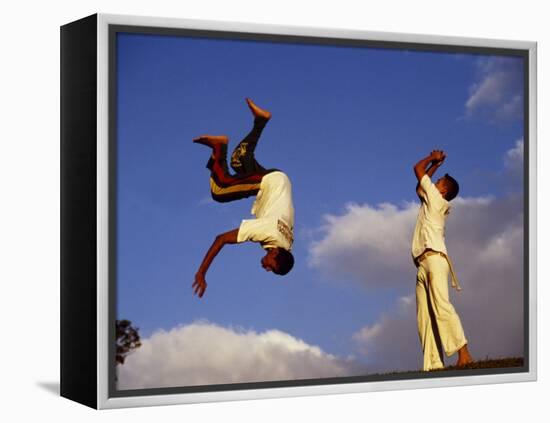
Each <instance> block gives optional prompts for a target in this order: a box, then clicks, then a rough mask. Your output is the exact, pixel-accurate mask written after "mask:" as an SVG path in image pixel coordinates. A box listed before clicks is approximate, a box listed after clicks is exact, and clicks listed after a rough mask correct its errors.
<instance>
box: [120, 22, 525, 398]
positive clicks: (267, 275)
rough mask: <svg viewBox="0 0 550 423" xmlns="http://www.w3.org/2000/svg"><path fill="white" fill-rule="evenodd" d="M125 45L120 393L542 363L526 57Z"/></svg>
mask: <svg viewBox="0 0 550 423" xmlns="http://www.w3.org/2000/svg"><path fill="white" fill-rule="evenodd" d="M114 48H115V54H114V56H113V57H115V60H116V66H115V67H114V69H115V74H114V75H113V77H114V81H115V88H116V90H115V93H116V94H115V95H116V101H115V103H114V105H115V111H114V113H115V115H116V120H115V123H114V125H115V131H114V137H112V138H111V140H110V142H111V143H114V144H113V145H114V147H113V148H114V151H115V152H116V163H115V166H114V175H112V176H113V179H114V180H115V181H116V182H115V183H114V187H113V189H114V190H115V191H114V198H115V203H116V205H115V214H114V216H113V219H114V220H113V222H114V226H115V228H116V231H115V237H116V249H115V251H114V253H113V254H114V259H115V260H116V272H115V273H114V277H113V279H112V280H111V281H110V283H112V284H114V293H115V307H114V309H113V310H112V314H111V319H112V320H111V321H112V325H115V326H116V331H115V332H114V334H115V338H116V339H114V340H113V343H114V344H115V348H113V350H112V351H113V355H114V357H112V360H113V371H112V377H113V380H114V383H115V387H116V391H117V392H125V393H131V392H143V391H142V390H149V391H147V392H150V393H154V392H156V391H155V390H157V389H165V388H171V389H176V388H178V389H179V388H185V389H188V390H190V391H193V389H195V388H196V389H203V388H204V387H207V388H209V389H226V388H227V389H230V388H231V387H261V386H286V385H285V384H295V385H299V384H300V383H307V382H308V381H316V383H329V382H330V383H346V382H347V381H369V380H375V379H376V380H384V379H385V378H393V379H396V378H397V379H399V378H404V379H405V378H411V377H415V378H421V377H446V376H449V375H451V376H456V375H462V374H463V375H468V374H476V373H475V372H479V371H481V372H485V373H483V374H487V373H499V372H513V371H523V370H524V367H523V366H524V365H525V362H524V360H525V357H526V351H527V349H526V348H527V342H526V333H525V327H526V326H525V322H526V320H525V319H526V312H527V310H526V304H527V303H526V292H527V291H526V286H527V283H528V280H527V278H526V276H525V275H526V273H525V271H524V265H525V263H524V255H525V245H526V244H525V237H526V233H527V232H526V230H525V228H526V226H525V215H526V213H525V206H526V197H525V192H526V190H525V188H524V183H525V180H524V174H525V168H526V165H525V163H524V151H525V150H526V147H527V142H526V140H525V139H524V134H525V133H526V132H525V119H526V106H525V104H526V98H525V96H526V91H525V77H526V59H525V56H524V55H521V54H517V55H515V54H513V53H510V52H508V51H496V50H492V51H487V50H486V51H482V50H481V49H478V50H474V49H466V48H465V49H462V50H461V49H460V48H455V49H452V50H445V48H444V47H439V48H435V47H434V48H432V49H429V48H414V46H407V45H403V44H401V45H398V44H396V45H390V44H388V43H385V44H384V45H376V44H375V43H371V44H368V43H366V44H365V45H358V44H355V45H352V44H349V45H347V44H346V43H344V42H343V43H332V44H331V43H327V42H321V41H319V40H307V39H304V40H282V39H276V38H274V39H272V40H268V39H265V37H264V38H263V39H252V38H250V37H249V38H248V39H246V38H239V37H231V36H229V35H227V34H225V35H224V36H218V37H216V36H213V35H212V34H189V33H187V34H174V33H170V34H163V33H151V31H149V33H141V32H139V29H136V30H128V31H120V32H117V33H116V36H115V43H114ZM261 384H267V385H261ZM269 384H271V385H269ZM277 384H278V385H277Z"/></svg>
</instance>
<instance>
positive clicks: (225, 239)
mask: <svg viewBox="0 0 550 423" xmlns="http://www.w3.org/2000/svg"><path fill="white" fill-rule="evenodd" d="M238 234H239V229H233V230H231V231H229V232H225V233H223V234H220V235H218V236H217V237H216V239H215V240H214V242H213V243H212V245H211V246H210V248H209V249H208V251H207V252H206V255H205V256H204V258H203V259H202V263H201V265H200V266H199V270H197V273H196V274H195V282H193V289H194V294H198V295H199V298H201V297H202V296H203V295H204V291H206V285H207V284H206V279H205V276H206V272H207V271H208V269H209V268H210V265H211V264H212V261H213V260H214V258H215V257H216V256H217V255H218V253H219V252H220V251H221V249H222V248H223V247H224V245H225V244H236V243H237V235H238Z"/></svg>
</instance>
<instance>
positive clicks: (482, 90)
mask: <svg viewBox="0 0 550 423" xmlns="http://www.w3.org/2000/svg"><path fill="white" fill-rule="evenodd" d="M478 74H479V75H478V79H477V81H476V82H474V83H473V84H472V85H471V86H470V93H469V97H468V100H467V101H466V104H465V109H466V117H467V118H471V117H473V116H475V115H482V116H485V117H488V118H489V119H491V120H493V121H503V120H514V119H520V118H521V117H522V116H523V62H522V60H521V59H519V58H509V57H498V56H493V57H490V58H483V59H480V61H479V62H478Z"/></svg>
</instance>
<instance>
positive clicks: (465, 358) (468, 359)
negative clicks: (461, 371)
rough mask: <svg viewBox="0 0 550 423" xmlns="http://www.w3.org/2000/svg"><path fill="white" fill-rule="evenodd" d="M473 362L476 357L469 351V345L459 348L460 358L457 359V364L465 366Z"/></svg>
mask: <svg viewBox="0 0 550 423" xmlns="http://www.w3.org/2000/svg"><path fill="white" fill-rule="evenodd" d="M473 362H474V359H473V358H472V356H471V355H470V351H468V345H467V344H466V345H464V346H463V347H462V348H461V349H459V350H458V360H457V361H456V366H459V367H460V366H465V365H467V364H470V363H473Z"/></svg>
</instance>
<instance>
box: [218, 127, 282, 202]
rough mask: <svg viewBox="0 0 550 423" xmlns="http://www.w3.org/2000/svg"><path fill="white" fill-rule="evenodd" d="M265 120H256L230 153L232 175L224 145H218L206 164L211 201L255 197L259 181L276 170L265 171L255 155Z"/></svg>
mask: <svg viewBox="0 0 550 423" xmlns="http://www.w3.org/2000/svg"><path fill="white" fill-rule="evenodd" d="M266 123H267V120H265V119H262V118H255V119H254V125H253V127H252V130H251V131H250V132H249V133H248V134H247V135H246V136H245V137H244V138H243V139H242V141H241V142H240V143H239V144H238V145H237V147H235V149H234V150H233V153H232V154H231V167H232V168H233V170H234V171H235V175H230V174H229V172H228V170H227V146H220V147H219V151H216V152H215V154H214V158H213V159H211V161H210V162H209V165H208V167H209V169H210V170H211V174H210V191H211V193H212V198H213V199H214V200H216V201H218V202H220V203H226V202H229V201H234V200H238V199H241V198H246V197H250V196H253V195H256V194H257V193H258V191H259V190H260V184H261V182H262V178H263V177H264V175H266V174H267V173H270V172H272V171H274V170H275V169H270V170H266V169H265V168H264V167H263V166H261V165H260V164H259V163H258V162H257V161H256V158H255V156H254V150H255V149H256V145H257V143H258V141H259V138H260V135H261V134H262V131H263V128H264V127H265V124H266Z"/></svg>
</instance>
